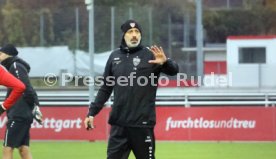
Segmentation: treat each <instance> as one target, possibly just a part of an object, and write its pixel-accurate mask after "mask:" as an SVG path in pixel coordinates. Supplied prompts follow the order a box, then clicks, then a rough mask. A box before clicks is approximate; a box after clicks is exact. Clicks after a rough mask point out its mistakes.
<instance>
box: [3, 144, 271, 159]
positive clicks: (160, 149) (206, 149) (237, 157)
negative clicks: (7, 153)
mask: <svg viewBox="0 0 276 159" xmlns="http://www.w3.org/2000/svg"><path fill="white" fill-rule="evenodd" d="M1 144H2V143H1ZM106 147H107V143H106V142H61V141H51V142H48V141H47V142H38V141H32V143H31V151H32V154H33V158H34V159H105V158H106ZM0 152H1V156H2V151H0ZM156 158H157V159H275V158H276V142H260V143H258V142H157V143H156ZM14 159H19V155H18V152H17V150H15V152H14ZM129 159H135V157H134V156H133V154H131V155H130V157H129Z"/></svg>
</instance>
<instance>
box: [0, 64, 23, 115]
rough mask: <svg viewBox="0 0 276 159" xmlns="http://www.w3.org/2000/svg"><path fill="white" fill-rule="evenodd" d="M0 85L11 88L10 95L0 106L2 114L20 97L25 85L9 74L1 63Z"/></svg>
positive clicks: (0, 113)
mask: <svg viewBox="0 0 276 159" xmlns="http://www.w3.org/2000/svg"><path fill="white" fill-rule="evenodd" d="M0 85H3V86H5V87H7V88H10V89H11V93H10V95H9V96H8V97H7V98H6V99H5V100H4V102H3V103H2V104H1V106H0V115H2V114H3V113H4V112H5V111H6V110H8V109H10V108H11V106H12V105H13V104H14V103H15V102H16V101H17V100H18V99H19V98H20V97H21V95H22V94H23V92H24V90H25V85H24V84H23V83H22V82H21V81H20V80H18V79H17V78H15V77H14V76H13V75H12V74H10V73H9V72H8V71H7V70H6V69H5V68H4V67H3V66H2V65H0Z"/></svg>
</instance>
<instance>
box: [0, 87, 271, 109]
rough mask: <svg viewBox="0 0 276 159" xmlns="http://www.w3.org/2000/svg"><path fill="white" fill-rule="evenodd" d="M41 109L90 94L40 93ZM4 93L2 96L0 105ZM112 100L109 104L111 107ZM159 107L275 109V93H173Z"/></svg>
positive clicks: (85, 100) (77, 102)
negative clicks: (248, 107) (250, 107)
mask: <svg viewBox="0 0 276 159" xmlns="http://www.w3.org/2000/svg"><path fill="white" fill-rule="evenodd" d="M182 90H183V89H182ZM37 93H38V96H39V100H40V104H41V105H42V106H88V105H89V94H88V91H87V90H76V91H73V90H70V91H64V90H63V91H37ZM4 98H5V92H0V101H3V100H4ZM112 103H113V96H111V98H110V100H109V101H108V102H107V103H106V105H107V106H110V105H112ZM156 105H157V106H184V107H195V106H264V107H270V106H273V107H274V106H275V105H276V92H266V93H263V92H254V93H243V92H242V93H234V92H233V93H232V92H231V93H227V92H188V91H181V90H178V91H175V90H174V89H168V90H162V91H158V92H157V97H156Z"/></svg>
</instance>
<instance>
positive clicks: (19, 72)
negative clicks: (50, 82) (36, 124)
mask: <svg viewBox="0 0 276 159" xmlns="http://www.w3.org/2000/svg"><path fill="white" fill-rule="evenodd" d="M2 65H3V66H4V67H6V69H7V70H8V71H9V72H10V73H11V74H13V75H14V76H15V77H17V78H18V79H19V80H20V81H22V82H23V83H24V84H25V86H26V89H25V91H24V93H23V96H21V98H20V99H19V100H18V101H17V102H16V103H15V104H14V105H13V106H12V107H11V108H10V109H9V110H7V116H8V120H20V121H26V122H30V123H31V122H32V121H33V115H32V110H33V108H34V105H39V101H38V97H37V94H36V91H35V90H34V89H33V87H32V85H31V83H30V80H29V75H28V73H29V71H30V65H29V64H28V63H27V62H25V61H24V60H22V59H21V58H19V57H17V56H14V57H10V58H7V59H6V60H4V61H3V62H2ZM10 92H11V90H10V89H9V90H8V92H7V96H8V95H9V94H10Z"/></svg>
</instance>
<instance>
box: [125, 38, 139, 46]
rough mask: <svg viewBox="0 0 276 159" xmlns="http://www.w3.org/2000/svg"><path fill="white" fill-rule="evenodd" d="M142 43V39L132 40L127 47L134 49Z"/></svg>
mask: <svg viewBox="0 0 276 159" xmlns="http://www.w3.org/2000/svg"><path fill="white" fill-rule="evenodd" d="M140 41H141V39H139V40H138V39H132V40H130V41H128V42H127V41H126V45H127V46H128V47H129V48H134V47H137V46H138V45H139V44H140Z"/></svg>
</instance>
